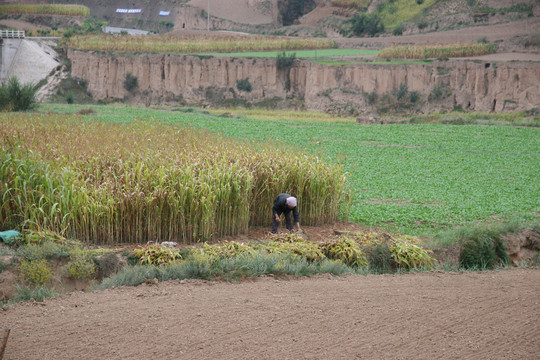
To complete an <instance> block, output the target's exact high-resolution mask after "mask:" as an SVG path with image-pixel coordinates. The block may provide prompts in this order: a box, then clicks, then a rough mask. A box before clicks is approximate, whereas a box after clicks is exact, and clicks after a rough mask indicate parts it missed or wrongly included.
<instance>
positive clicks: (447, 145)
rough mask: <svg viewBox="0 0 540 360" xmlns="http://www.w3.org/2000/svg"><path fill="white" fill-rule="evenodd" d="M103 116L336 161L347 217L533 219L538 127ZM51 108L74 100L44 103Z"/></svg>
mask: <svg viewBox="0 0 540 360" xmlns="http://www.w3.org/2000/svg"><path fill="white" fill-rule="evenodd" d="M93 108H94V109H95V111H96V112H97V115H95V116H94V117H95V118H97V119H102V120H104V121H110V122H130V121H132V120H133V119H152V120H153V121H163V122H165V123H178V124H183V125H187V126H190V127H195V128H204V129H209V130H210V131H214V132H218V133H222V134H225V135H227V136H232V137H236V138H240V139H247V140H256V141H264V142H270V143H272V142H276V143H279V142H283V143H285V144H288V145H290V146H292V147H293V149H294V150H291V152H294V151H304V150H306V151H308V152H311V153H313V154H316V155H319V156H320V157H322V158H323V159H325V160H327V161H331V162H337V163H340V164H342V166H343V168H344V170H345V172H346V173H347V174H348V179H349V186H350V191H351V195H352V199H353V202H352V207H351V209H350V212H349V214H348V220H350V221H353V222H358V223H361V224H364V225H368V226H375V227H383V228H385V229H388V230H394V231H400V232H403V233H410V234H426V233H432V232H436V231H439V230H444V229H448V228H450V227H455V226H459V225H467V224H471V223H475V222H478V221H481V222H490V221H497V220H519V221H523V222H529V221H535V220H538V219H539V218H540V129H538V128H522V127H506V126H476V125H466V126H462V125H440V124H413V125H405V124H393V125H359V124H356V123H355V122H353V121H351V122H350V123H343V122H335V123H333V122H310V121H292V120H279V119H276V120H257V119H248V118H243V117H240V118H237V117H230V116H217V115H211V114H209V113H204V112H196V111H194V112H189V111H190V109H188V112H186V109H177V110H179V111H157V110H149V109H142V108H129V107H111V106H108V107H93ZM49 109H50V110H56V111H59V112H66V111H69V112H72V111H76V110H77V109H78V108H77V107H64V106H59V105H57V106H53V105H49Z"/></svg>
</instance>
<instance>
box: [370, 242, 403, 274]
mask: <svg viewBox="0 0 540 360" xmlns="http://www.w3.org/2000/svg"><path fill="white" fill-rule="evenodd" d="M367 260H368V265H369V269H370V271H372V272H374V273H377V274H386V273H390V272H393V271H394V269H395V267H396V264H395V262H394V258H393V257H392V251H390V247H389V246H388V243H386V242H382V243H379V244H377V245H375V246H373V247H372V248H370V249H369V251H367Z"/></svg>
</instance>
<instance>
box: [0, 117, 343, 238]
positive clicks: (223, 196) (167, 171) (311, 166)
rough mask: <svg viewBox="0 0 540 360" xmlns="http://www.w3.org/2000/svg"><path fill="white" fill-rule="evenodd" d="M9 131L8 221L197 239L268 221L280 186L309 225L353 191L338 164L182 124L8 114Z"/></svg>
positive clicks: (3, 189)
mask: <svg viewBox="0 0 540 360" xmlns="http://www.w3.org/2000/svg"><path fill="white" fill-rule="evenodd" d="M0 135H1V137H2V139H3V142H2V144H1V149H0V178H1V179H2V182H1V183H0V196H2V205H1V207H0V227H1V228H24V227H27V228H34V229H47V230H51V231H55V232H60V233H63V234H64V235H66V236H68V237H73V238H78V239H82V240H85V241H89V242H94V243H115V242H146V241H155V240H161V241H166V240H175V241H184V242H191V241H197V240H200V239H209V238H211V237H213V236H221V235H233V234H239V233H244V232H246V231H247V229H248V226H250V225H267V224H268V223H269V221H270V216H271V211H270V208H271V206H272V201H273V199H274V197H275V196H276V195H277V194H278V193H280V192H289V193H291V194H295V195H296V196H297V197H298V199H299V208H300V209H301V213H302V218H303V220H302V221H303V223H305V224H317V223H325V222H330V221H333V220H335V219H336V218H337V217H338V214H339V212H340V210H341V205H342V201H343V200H344V198H345V197H346V194H345V177H344V175H343V173H342V170H341V168H340V167H339V166H337V165H327V164H324V163H323V162H322V161H320V160H319V159H318V158H317V157H312V156H311V157H310V156H307V155H303V154H301V153H296V154H292V153H291V152H289V151H285V149H280V148H279V147H278V148H276V147H270V146H263V145H260V146H255V145H249V144H247V143H237V142H234V141H232V140H227V139H224V138H222V137H218V136H212V135H210V134H208V133H206V132H201V131H194V130H190V129H185V128H179V127H174V126H164V125H156V124H151V123H149V122H135V123H132V124H111V123H108V124H105V123H101V122H97V121H96V122H87V121H84V120H81V119H79V118H76V117H75V118H73V117H70V116H60V117H58V116H55V115H48V116H44V117H34V118H33V117H32V116H31V115H6V116H4V118H3V119H2V120H1V121H0Z"/></svg>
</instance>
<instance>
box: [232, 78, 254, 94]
mask: <svg viewBox="0 0 540 360" xmlns="http://www.w3.org/2000/svg"><path fill="white" fill-rule="evenodd" d="M236 88H237V89H238V90H240V91H246V92H251V89H252V87H251V83H250V82H249V77H247V78H245V79H239V80H236Z"/></svg>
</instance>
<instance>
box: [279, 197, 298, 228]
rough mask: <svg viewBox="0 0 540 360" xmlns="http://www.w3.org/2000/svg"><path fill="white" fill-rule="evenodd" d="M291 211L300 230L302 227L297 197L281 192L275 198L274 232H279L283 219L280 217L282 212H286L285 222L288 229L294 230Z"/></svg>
mask: <svg viewBox="0 0 540 360" xmlns="http://www.w3.org/2000/svg"><path fill="white" fill-rule="evenodd" d="M291 213H292V215H293V216H294V222H295V224H296V228H297V229H298V231H301V229H300V214H299V213H298V207H297V206H296V198H295V197H294V196H291V195H289V194H279V195H278V196H277V197H276V199H275V200H274V206H273V207H272V234H275V233H277V231H278V228H279V224H280V222H281V220H280V219H279V217H280V216H281V214H285V224H286V226H287V230H289V231H291V232H292V231H293V222H292V220H293V219H292V218H291Z"/></svg>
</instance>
